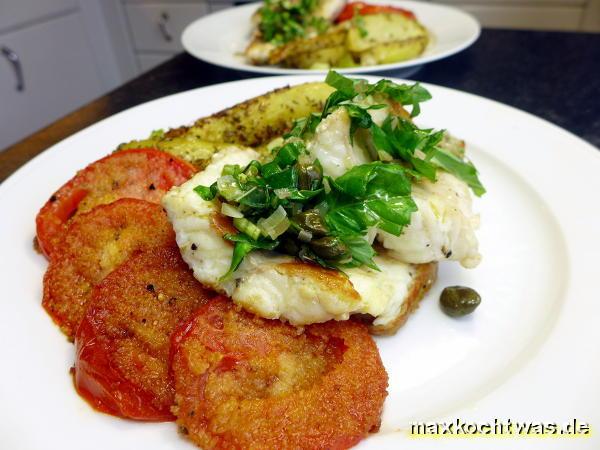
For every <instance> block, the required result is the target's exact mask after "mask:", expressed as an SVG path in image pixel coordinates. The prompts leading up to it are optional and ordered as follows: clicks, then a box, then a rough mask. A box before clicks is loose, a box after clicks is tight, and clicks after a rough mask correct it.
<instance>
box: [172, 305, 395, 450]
mask: <svg viewBox="0 0 600 450" xmlns="http://www.w3.org/2000/svg"><path fill="white" fill-rule="evenodd" d="M171 357H172V366H171V369H172V371H173V376H174V380H175V404H176V406H175V407H174V409H173V410H174V412H175V414H176V416H177V423H178V424H179V426H180V429H181V430H182V432H183V433H184V434H186V435H187V436H188V437H189V438H190V439H191V440H192V441H194V442H195V443H196V444H197V445H199V446H200V447H202V448H204V449H209V448H244V449H271V448H272V449H284V448H294V449H298V448H310V449H340V448H347V447H350V446H352V445H354V444H356V443H357V442H359V441H360V440H361V439H363V438H364V437H365V436H366V435H367V434H368V433H369V432H373V431H376V430H377V429H378V428H379V424H380V415H381V409H382V406H383V401H384V399H385V397H386V395H387V392H386V388H387V374H386V372H385V369H384V367H383V365H382V363H381V359H380V357H379V353H378V351H377V347H376V346H375V342H374V341H373V339H372V338H371V337H370V335H369V333H368V331H367V329H366V327H364V326H363V325H361V324H358V323H356V322H353V321H345V322H334V321H331V322H327V323H324V324H316V325H310V326H307V327H305V329H304V332H300V331H299V330H298V329H297V328H295V327H293V326H291V325H288V324H285V323H283V322H281V321H278V320H267V319H261V318H259V317H257V316H254V315H252V314H249V313H247V312H244V311H243V310H240V309H239V307H236V306H235V305H234V304H233V303H232V302H231V301H229V300H228V299H226V298H225V297H218V298H215V299H213V300H211V301H210V302H209V303H208V304H206V305H205V306H203V307H201V308H200V309H199V310H198V312H197V313H196V314H195V315H194V317H193V319H192V320H191V321H190V322H189V323H187V324H186V325H185V326H183V327H182V328H181V329H180V330H179V331H178V332H177V333H176V334H174V335H173V338H172V349H171Z"/></svg>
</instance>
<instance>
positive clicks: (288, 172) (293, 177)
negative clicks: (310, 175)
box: [266, 167, 298, 189]
mask: <svg viewBox="0 0 600 450" xmlns="http://www.w3.org/2000/svg"><path fill="white" fill-rule="evenodd" d="M266 181H267V183H268V185H269V187H270V188H271V189H296V187H297V186H298V172H297V171H296V169H294V168H293V167H289V168H287V169H285V170H282V171H281V172H277V173H274V174H273V175H271V176H269V177H266Z"/></svg>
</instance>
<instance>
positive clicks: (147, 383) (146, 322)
mask: <svg viewBox="0 0 600 450" xmlns="http://www.w3.org/2000/svg"><path fill="white" fill-rule="evenodd" d="M213 296H214V294H213V293H212V291H209V290H207V289H205V288H204V287H203V286H202V285H201V284H200V283H198V281H196V279H195V278H194V277H193V276H192V274H191V273H190V270H189V269H188V267H187V265H186V264H185V263H184V262H183V260H182V259H181V256H180V254H179V251H178V250H177V247H175V246H173V247H164V248H155V249H150V250H147V251H146V252H143V253H139V254H138V255H136V256H133V257H131V258H130V259H128V260H127V261H126V262H125V263H123V264H122V265H121V266H119V268H118V269H116V270H115V271H113V272H111V273H110V275H108V276H107V277H106V278H105V279H104V280H103V281H102V282H101V283H100V284H99V285H97V286H96V288H95V289H94V292H93V294H92V299H91V300H90V302H89V305H88V309H87V311H86V314H85V317H84V318H83V320H82V322H81V325H80V326H79V328H78V330H77V337H76V339H75V342H76V344H77V351H76V361H75V387H76V389H77V391H78V392H79V393H80V394H81V395H82V396H83V397H84V398H85V399H86V400H88V402H89V403H90V404H91V405H92V406H93V407H94V408H96V409H98V410H100V411H103V412H106V413H109V414H113V415H116V416H121V417H127V418H130V419H136V420H157V421H162V420H173V419H174V417H173V415H172V413H171V406H172V405H173V397H174V390H173V385H172V382H171V377H170V375H169V348H170V338H171V334H172V333H173V331H174V330H175V329H176V328H177V326H178V325H179V324H180V323H182V322H185V321H186V320H188V319H189V318H190V316H191V315H192V313H193V311H194V310H196V309H197V308H198V307H199V306H201V305H203V304H204V303H206V302H207V301H208V300H209V299H210V298H211V297H213Z"/></svg>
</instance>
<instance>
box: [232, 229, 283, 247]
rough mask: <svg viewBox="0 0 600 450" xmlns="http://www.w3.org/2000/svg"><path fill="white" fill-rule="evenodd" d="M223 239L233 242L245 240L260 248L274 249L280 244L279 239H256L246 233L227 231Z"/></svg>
mask: <svg viewBox="0 0 600 450" xmlns="http://www.w3.org/2000/svg"><path fill="white" fill-rule="evenodd" d="M223 239H225V240H228V241H231V242H245V243H247V244H250V245H252V247H254V248H257V249H260V250H273V249H274V248H275V247H277V246H278V245H279V241H272V240H267V239H258V240H254V239H252V238H251V237H250V236H248V235H247V234H245V233H237V234H230V233H226V234H225V235H224V236H223Z"/></svg>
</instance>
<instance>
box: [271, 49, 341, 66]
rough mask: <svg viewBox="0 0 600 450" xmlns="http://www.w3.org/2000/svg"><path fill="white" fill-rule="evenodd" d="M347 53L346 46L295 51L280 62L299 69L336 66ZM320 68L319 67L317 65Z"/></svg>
mask: <svg viewBox="0 0 600 450" xmlns="http://www.w3.org/2000/svg"><path fill="white" fill-rule="evenodd" d="M346 55H348V51H347V50H346V47H344V46H343V45H339V46H337V47H329V48H323V49H321V50H317V51H315V52H304V53H296V54H294V55H291V56H290V57H289V58H287V59H285V60H284V61H283V62H282V64H283V65H284V66H285V67H297V68H300V69H313V68H316V67H315V66H326V67H338V65H339V62H340V61H341V60H342V59H344V57H345V56H346ZM319 68H320V67H319Z"/></svg>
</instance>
